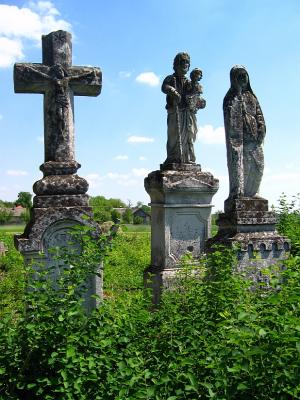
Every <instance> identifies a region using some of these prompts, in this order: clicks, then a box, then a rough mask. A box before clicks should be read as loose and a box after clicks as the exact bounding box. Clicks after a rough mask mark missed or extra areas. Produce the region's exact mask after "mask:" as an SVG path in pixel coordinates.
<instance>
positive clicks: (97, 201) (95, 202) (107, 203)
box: [90, 196, 126, 209]
mask: <svg viewBox="0 0 300 400" xmlns="http://www.w3.org/2000/svg"><path fill="white" fill-rule="evenodd" d="M90 206H91V207H101V208H105V207H107V208H108V209H111V208H120V207H121V208H122V207H126V204H125V203H124V202H123V201H122V200H120V199H106V198H105V197H104V196H95V197H90Z"/></svg>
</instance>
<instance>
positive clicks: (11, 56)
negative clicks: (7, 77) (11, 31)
mask: <svg viewBox="0 0 300 400" xmlns="http://www.w3.org/2000/svg"><path fill="white" fill-rule="evenodd" d="M23 56H24V54H23V51H22V43H21V42H20V41H19V40H18V39H14V40H13V39H8V38H6V37H0V68H6V67H9V66H11V65H12V64H13V63H14V62H15V61H18V60H20V59H21V58H23Z"/></svg>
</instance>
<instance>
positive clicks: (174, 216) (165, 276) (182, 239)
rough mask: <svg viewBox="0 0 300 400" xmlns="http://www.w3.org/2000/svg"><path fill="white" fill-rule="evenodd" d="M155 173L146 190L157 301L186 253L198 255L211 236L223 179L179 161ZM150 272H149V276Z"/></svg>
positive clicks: (151, 269) (151, 174) (149, 270)
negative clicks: (214, 206)
mask: <svg viewBox="0 0 300 400" xmlns="http://www.w3.org/2000/svg"><path fill="white" fill-rule="evenodd" d="M164 168H166V166H164V165H162V166H161V170H159V171H153V172H151V173H150V174H149V175H148V177H147V178H145V189H146V191H147V192H148V194H149V195H150V198H151V267H150V268H149V269H148V270H147V271H146V275H145V276H146V278H147V277H149V276H150V275H151V276H152V287H153V289H154V298H155V299H156V300H154V301H155V302H158V299H159V293H160V288H161V287H162V286H163V287H168V286H169V285H170V280H172V276H173V275H174V274H175V271H176V270H177V269H178V268H180V260H181V258H182V256H183V255H185V254H186V253H189V254H191V255H192V256H193V257H194V258H198V257H199V256H200V254H201V252H202V251H203V250H204V244H205V240H206V239H207V238H209V237H210V236H211V208H212V204H211V200H212V197H213V195H214V194H215V193H216V191H217V190H218V187H219V182H218V180H217V179H215V178H214V177H213V175H212V174H210V173H208V172H202V171H201V168H200V166H199V165H191V164H187V165H186V164H176V169H175V167H174V168H173V169H170V168H172V167H171V166H168V168H169V169H164ZM147 274H148V275H147Z"/></svg>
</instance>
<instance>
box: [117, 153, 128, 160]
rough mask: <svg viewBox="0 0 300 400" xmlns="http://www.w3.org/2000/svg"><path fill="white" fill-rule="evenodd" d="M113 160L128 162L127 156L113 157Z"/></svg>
mask: <svg viewBox="0 0 300 400" xmlns="http://www.w3.org/2000/svg"><path fill="white" fill-rule="evenodd" d="M114 160H128V156H127V155H125V154H124V155H119V156H116V157H114Z"/></svg>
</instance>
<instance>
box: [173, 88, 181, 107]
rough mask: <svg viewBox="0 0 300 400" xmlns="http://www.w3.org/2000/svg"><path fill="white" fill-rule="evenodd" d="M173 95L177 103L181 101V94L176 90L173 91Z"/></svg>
mask: <svg viewBox="0 0 300 400" xmlns="http://www.w3.org/2000/svg"><path fill="white" fill-rule="evenodd" d="M172 97H173V101H174V103H175V104H178V103H180V101H181V96H180V94H179V93H178V92H177V91H176V90H175V91H174V92H173V93H172Z"/></svg>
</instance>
